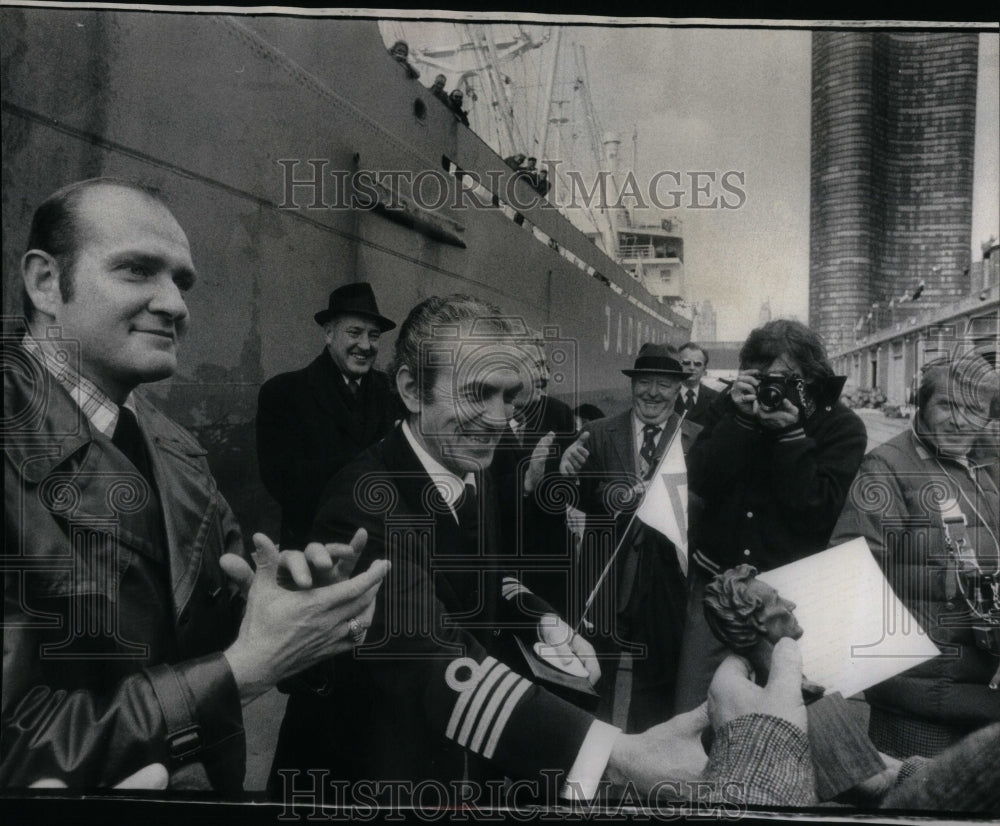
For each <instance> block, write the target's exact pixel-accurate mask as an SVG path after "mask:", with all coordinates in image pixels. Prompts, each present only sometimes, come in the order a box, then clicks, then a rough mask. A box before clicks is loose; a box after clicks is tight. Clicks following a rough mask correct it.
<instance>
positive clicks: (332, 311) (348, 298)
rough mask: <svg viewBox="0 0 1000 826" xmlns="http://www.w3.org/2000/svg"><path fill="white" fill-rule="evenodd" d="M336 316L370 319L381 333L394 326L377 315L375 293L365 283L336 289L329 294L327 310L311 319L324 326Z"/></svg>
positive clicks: (392, 322)
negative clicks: (354, 316) (356, 316)
mask: <svg viewBox="0 0 1000 826" xmlns="http://www.w3.org/2000/svg"><path fill="white" fill-rule="evenodd" d="M336 315H360V316H364V317H365V318H370V319H372V320H373V321H374V322H375V323H376V324H378V326H379V328H380V329H381V330H382V332H383V333H384V332H385V331H386V330H391V329H392V328H393V327H395V326H396V322H395V321H390V320H389V319H387V318H386V317H385V316H384V315H381V314H380V313H379V311H378V304H376V303H375V293H374V292H373V291H372V285H371V284H369V283H368V282H367V281H358V282H357V283H355V284H345V285H344V286H343V287H337V289H335V290H334V291H333V292H332V293H330V301H329V303H328V305H327V308H326V309H325V310H320V311H319V312H318V313H316V315H314V316H313V318H315V319H316V323H317V324H326V322H328V321H329V320H330V319H331V318H333V317H334V316H336Z"/></svg>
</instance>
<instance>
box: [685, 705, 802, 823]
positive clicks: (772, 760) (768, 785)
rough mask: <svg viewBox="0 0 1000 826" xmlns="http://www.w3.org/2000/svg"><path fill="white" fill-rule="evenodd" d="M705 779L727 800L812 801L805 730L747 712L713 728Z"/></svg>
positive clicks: (765, 802) (761, 802) (757, 802)
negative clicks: (714, 732)
mask: <svg viewBox="0 0 1000 826" xmlns="http://www.w3.org/2000/svg"><path fill="white" fill-rule="evenodd" d="M705 777H706V779H708V780H710V781H712V782H713V783H714V785H715V791H716V794H717V795H719V796H720V797H722V798H723V799H725V800H727V801H729V802H731V803H736V802H739V803H743V804H749V805H757V806H803V805H813V804H815V803H816V802H817V800H816V779H815V775H814V772H813V765H812V759H811V758H810V756H809V740H808V738H807V737H806V733H805V732H804V731H802V729H800V728H798V727H797V726H794V725H792V724H791V723H790V722H788V721H787V720H783V719H781V718H780V717H773V716H771V715H769V714H748V715H744V716H743V717H737V718H736V719H735V720H732V721H731V722H729V723H727V724H726V725H725V726H723V727H722V728H721V729H720V730H719V731H717V732H716V735H715V742H714V743H713V745H712V752H711V754H710V755H709V759H708V768H707V769H706V772H705Z"/></svg>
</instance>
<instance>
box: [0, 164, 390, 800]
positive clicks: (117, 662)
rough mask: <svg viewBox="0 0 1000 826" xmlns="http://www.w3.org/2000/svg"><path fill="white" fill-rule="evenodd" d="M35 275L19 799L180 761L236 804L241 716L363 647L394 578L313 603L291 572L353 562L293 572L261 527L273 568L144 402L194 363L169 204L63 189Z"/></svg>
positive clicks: (20, 475)
mask: <svg viewBox="0 0 1000 826" xmlns="http://www.w3.org/2000/svg"><path fill="white" fill-rule="evenodd" d="M22 277H23V282H24V309H25V316H26V320H27V330H26V331H21V332H20V333H19V334H18V335H16V336H13V337H11V338H8V337H7V336H5V340H4V347H3V357H4V358H3V364H4V418H3V428H2V433H3V454H4V546H3V559H2V571H3V581H4V616H3V652H4V653H3V714H2V729H0V741H2V742H0V746H2V748H0V754H2V757H0V786H2V787H24V786H29V785H34V784H38V783H40V782H41V783H42V784H45V785H66V786H69V787H73V788H99V787H107V786H111V785H114V784H116V783H118V782H120V781H121V780H122V779H123V778H125V777H127V776H129V775H131V774H133V773H134V772H136V771H137V770H139V769H142V768H143V767H147V766H150V765H152V764H161V765H163V766H164V767H165V768H166V769H167V771H168V772H169V774H170V784H171V786H172V787H175V788H208V787H211V788H214V789H216V790H217V791H221V792H236V791H238V790H239V789H240V788H241V786H242V781H243V773H244V767H245V741H244V733H243V719H242V710H241V705H242V704H245V703H247V702H249V701H250V700H251V699H253V698H254V697H256V696H258V695H259V694H261V693H262V692H264V691H266V690H267V689H268V688H270V687H271V686H273V685H274V684H275V683H276V682H277V681H278V680H279V679H283V678H285V677H288V676H291V675H293V674H295V673H297V672H298V671H300V670H302V669H304V668H307V667H309V666H310V665H312V664H313V663H315V662H317V661H318V660H319V659H321V658H323V657H328V656H331V655H333V654H337V653H340V652H342V651H345V650H347V649H349V648H351V647H352V645H353V640H352V639H351V638H356V637H357V636H358V635H357V629H358V627H359V624H367V622H368V619H367V618H368V617H369V616H370V610H369V606H370V605H371V604H372V600H373V599H374V593H375V590H377V587H378V585H379V584H380V581H381V578H382V576H384V573H385V569H384V567H380V568H378V569H377V570H375V571H374V573H373V575H371V576H368V575H364V576H362V577H358V578H356V579H355V580H351V581H350V582H334V583H332V584H329V585H326V586H325V587H317V588H313V589H310V590H308V591H307V592H302V593H296V592H295V591H293V590H292V589H290V588H283V587H281V586H280V585H279V582H278V576H277V574H278V569H279V565H282V566H284V568H285V572H286V573H289V574H294V575H293V576H292V579H293V580H294V581H295V582H299V584H304V585H311V584H313V583H312V581H311V577H310V576H309V575H306V576H305V577H303V575H302V568H303V567H304V566H305V567H306V569H308V564H307V560H308V559H309V558H310V555H312V556H314V555H315V553H316V552H318V551H322V552H323V553H324V554H328V553H330V552H331V549H326V548H322V547H321V546H316V547H313V548H312V549H311V550H310V549H307V551H306V553H305V554H303V553H302V552H286V553H285V556H284V557H283V559H282V561H281V563H279V555H278V552H277V550H276V549H275V548H274V546H273V545H272V544H271V543H270V541H269V540H268V539H267V538H266V537H263V536H260V535H258V536H257V537H255V538H254V540H255V543H256V545H257V549H258V553H257V554H256V555H255V557H256V561H257V571H256V573H255V574H254V573H252V572H251V570H250V567H249V565H248V564H247V563H246V562H245V561H244V560H243V559H242V558H241V550H242V542H241V540H240V533H239V529H238V526H237V525H236V523H235V520H234V518H233V515H232V513H231V511H230V510H229V507H228V505H227V504H226V502H225V500H224V499H223V498H222V496H221V495H220V493H219V490H218V488H217V487H216V485H215V482H214V480H213V479H212V476H211V473H210V472H209V468H208V463H207V461H206V459H205V451H204V450H203V449H202V448H201V447H200V446H199V445H198V444H197V442H196V441H195V440H194V439H193V438H192V437H191V436H190V435H189V434H188V433H187V432H186V431H184V430H183V429H182V428H181V427H179V426H178V425H176V424H175V423H174V422H172V421H171V420H170V419H168V418H167V417H166V416H164V415H163V414H162V413H160V411H158V410H157V409H156V407H155V406H154V405H153V404H151V403H150V401H149V400H148V399H147V398H145V397H144V396H143V395H142V393H141V392H140V391H137V390H136V388H137V387H138V386H139V385H140V384H143V383H145V382H150V381H156V380H159V379H162V378H166V377H168V376H170V375H171V374H172V373H173V372H174V370H175V369H176V364H177V347H178V341H179V339H180V338H181V336H182V334H183V332H184V330H185V328H186V326H187V318H188V311H187V306H186V305H185V302H184V295H183V294H184V292H185V291H186V290H187V289H189V288H190V287H191V286H192V285H193V284H194V281H195V279H196V275H195V269H194V264H193V262H192V259H191V253H190V249H189V246H188V241H187V237H186V235H185V234H184V232H183V230H182V229H181V227H180V226H179V225H178V223H177V221H176V220H175V219H174V217H173V215H172V214H171V213H170V211H169V210H168V209H167V207H166V206H165V205H164V204H163V202H162V201H160V200H159V198H158V197H156V196H155V195H153V194H152V193H150V192H147V191H146V190H144V189H141V188H139V187H136V186H134V185H132V184H129V183H126V182H123V181H115V180H111V179H94V180H89V181H81V182H78V183H76V184H71V185H70V186H68V187H65V188H63V189H61V190H59V191H58V192H56V193H55V194H53V195H52V196H50V197H49V198H48V199H47V200H46V201H45V202H44V203H43V204H42V205H41V206H40V207H39V208H38V210H37V211H36V213H35V216H34V218H33V221H32V227H31V231H30V234H29V238H28V244H27V252H26V253H25V254H24V257H23V259H22ZM362 544H363V537H359V538H358V539H357V541H356V542H355V547H354V548H350V549H348V548H341V549H340V551H337V552H343V553H346V554H348V555H351V554H355V553H356V551H357V549H358V546H360V545H362ZM337 552H334V553H337ZM328 559H329V557H328ZM227 575H228V578H227ZM229 580H232V582H230V581H229ZM300 580H301V581H302V582H300ZM244 601H245V609H244ZM359 617H360V619H357V618H359ZM352 625H353V628H352ZM345 637H348V640H347V641H345V640H344V638H345Z"/></svg>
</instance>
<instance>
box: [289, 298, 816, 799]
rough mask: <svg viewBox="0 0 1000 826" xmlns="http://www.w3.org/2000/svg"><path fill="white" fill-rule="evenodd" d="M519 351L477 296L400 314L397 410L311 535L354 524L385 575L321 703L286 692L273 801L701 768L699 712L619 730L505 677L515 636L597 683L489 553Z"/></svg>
mask: <svg viewBox="0 0 1000 826" xmlns="http://www.w3.org/2000/svg"><path fill="white" fill-rule="evenodd" d="M522 358H523V355H522V354H521V353H520V352H519V347H518V339H517V338H516V337H515V336H514V334H513V333H512V332H511V329H510V326H509V320H508V319H504V318H502V317H501V316H500V312H499V310H497V308H495V307H493V306H491V305H488V304H485V303H484V302H482V301H480V300H478V299H474V298H470V297H467V296H449V297H447V298H438V297H432V298H428V299H426V300H425V301H423V302H422V303H421V304H419V305H418V306H417V307H415V308H414V309H413V310H412V311H411V312H410V314H409V316H408V317H407V319H406V320H405V321H404V322H403V324H402V326H401V328H400V331H399V337H398V339H397V342H396V358H395V369H394V377H395V382H396V387H397V389H398V391H399V394H400V396H401V398H402V401H403V403H404V404H405V406H406V409H407V417H406V420H405V421H404V422H403V423H402V424H400V425H399V426H397V427H396V428H395V429H394V430H393V431H392V432H391V433H390V434H389V436H387V437H386V439H385V440H384V441H382V442H381V443H379V444H378V445H375V446H374V447H372V448H370V449H369V450H368V451H367V452H366V453H364V454H362V456H361V457H359V458H358V459H357V460H356V461H355V462H354V463H352V464H351V465H350V466H348V467H347V468H345V469H344V470H343V471H342V472H341V473H340V474H338V475H337V476H336V477H335V478H334V480H333V482H332V483H331V486H330V488H329V489H328V491H327V496H326V502H325V504H324V505H323V506H322V507H321V509H320V512H319V515H318V516H317V519H316V524H315V528H314V533H315V536H316V537H317V538H322V539H324V540H333V539H334V538H336V537H348V536H351V535H353V533H354V531H355V529H356V527H357V526H358V525H361V526H363V527H365V528H366V529H367V531H368V532H369V534H370V539H369V541H368V544H367V546H366V548H365V551H364V553H363V555H362V557H361V559H360V560H359V563H358V567H359V569H363V568H365V567H366V566H368V565H369V564H375V562H376V560H379V559H381V558H384V557H388V558H389V559H391V560H392V563H393V567H392V575H391V576H390V577H389V578H388V580H387V588H386V590H385V593H384V595H383V597H382V598H381V599H380V600H378V601H377V606H376V611H375V617H374V620H373V624H372V626H371V629H370V631H369V634H368V638H367V643H366V646H365V647H364V648H363V649H360V650H359V651H358V652H357V655H356V656H355V657H354V658H352V659H346V658H345V659H342V660H338V661H337V662H336V663H335V664H334V667H333V669H332V670H331V672H330V678H331V688H332V695H333V696H332V697H331V698H329V699H328V698H326V697H323V696H320V695H309V694H305V693H297V694H293V695H292V696H291V697H290V698H289V702H288V710H287V713H286V717H285V720H284V722H283V724H282V729H281V735H280V740H279V745H278V752H277V755H276V757H275V765H274V771H273V773H272V778H271V785H270V791H271V793H272V794H274V795H276V796H279V797H280V796H282V795H286V796H287V795H291V794H293V793H294V792H295V790H296V789H298V788H302V787H303V786H304V785H309V784H310V783H311V782H312V779H313V778H314V777H315V775H306V774H303V773H304V772H308V771H309V770H310V769H312V770H316V771H323V772H329V775H330V776H331V777H335V778H337V779H338V781H339V780H343V781H346V782H347V783H348V784H352V785H349V787H348V790H347V794H348V795H349V796H350V795H353V794H355V793H357V792H358V790H360V789H364V790H365V791H364V793H365V794H367V795H369V796H374V797H375V798H376V799H378V800H381V801H383V802H386V801H389V802H393V803H394V805H398V804H405V803H406V802H407V800H408V799H409V798H408V797H407V795H408V794H410V793H412V792H413V791H414V789H415V788H418V787H416V786H414V785H413V784H416V783H419V782H420V781H437V783H439V784H442V786H443V788H446V789H448V790H449V792H450V793H453V792H454V790H456V784H460V782H461V781H462V780H463V778H464V779H465V780H467V781H470V782H472V783H476V782H478V783H482V782H484V781H488V782H490V783H493V784H496V783H500V784H501V785H502V783H503V778H504V777H505V776H507V777H510V778H514V779H518V778H520V779H525V780H528V781H533V782H535V783H536V784H539V785H536V786H535V788H536V789H538V790H539V794H541V795H543V796H544V795H545V792H544V790H545V789H560V788H561V789H563V790H564V792H565V793H566V794H567V795H568V796H571V797H585V798H589V797H593V796H594V795H595V794H596V792H597V789H598V785H599V783H600V781H601V778H602V777H604V778H606V779H607V780H609V781H612V782H615V783H624V782H626V781H630V782H632V783H633V784H634V789H635V790H637V791H638V793H639V794H648V793H649V792H650V791H652V790H653V789H654V787H655V786H656V784H657V783H659V782H661V781H666V780H690V779H693V778H700V777H701V772H702V770H703V768H704V766H705V762H706V756H705V753H704V750H703V748H702V746H701V742H700V739H699V738H700V735H701V731H702V729H703V728H704V727H705V725H706V723H707V719H706V717H705V709H704V708H702V709H699V710H698V711H696V712H694V713H692V714H690V715H682V716H681V717H679V718H677V719H675V720H672V721H670V722H668V723H665V724H663V725H662V726H657V727H656V728H654V729H651V730H650V731H648V732H645V733H643V734H639V735H631V736H630V735H623V734H622V733H621V732H620V731H619V730H618V729H616V728H614V727H612V726H610V725H607V724H605V723H602V722H599V721H597V720H595V719H594V718H593V717H592V716H591V715H590V714H587V713H586V712H584V711H581V710H580V709H578V708H576V707H575V706H573V705H571V704H570V703H569V702H566V701H564V700H562V699H559V698H557V697H556V696H554V695H553V694H550V693H549V692H547V691H546V690H544V689H543V688H541V687H539V686H538V685H536V684H533V683H532V682H530V681H529V680H527V679H525V678H524V677H522V676H520V675H519V674H518V673H517V670H516V669H517V668H518V659H517V658H518V657H519V655H518V654H517V653H516V651H517V648H516V644H515V643H514V636H515V635H520V636H521V637H522V638H524V639H525V640H527V641H528V642H529V643H531V642H533V641H534V640H535V639H537V637H538V636H539V635H540V636H542V637H543V638H544V639H546V640H548V641H549V642H550V643H552V644H554V645H555V646H557V647H558V648H559V649H560V651H561V653H562V654H563V656H564V657H566V658H568V659H579V660H580V661H581V662H582V663H583V664H585V666H586V668H587V671H588V672H589V674H590V678H591V680H596V679H597V677H598V675H599V670H598V668H597V666H596V663H595V661H594V656H593V649H592V648H591V647H590V646H589V645H588V644H587V643H586V641H584V640H583V639H581V638H580V637H579V636H577V635H575V634H573V633H572V632H571V631H570V630H569V628H568V626H566V625H565V623H563V622H562V621H560V620H559V619H558V617H556V616H555V615H554V614H552V613H550V609H549V608H548V607H547V605H546V604H545V603H544V602H543V601H542V600H541V599H539V598H538V597H536V596H535V595H534V594H532V593H531V592H530V591H528V590H527V589H526V588H525V587H524V586H523V585H522V584H521V583H520V582H519V581H518V580H517V579H516V578H515V577H512V576H509V575H506V574H505V571H504V568H503V565H504V563H505V561H506V560H505V555H504V553H503V551H502V549H498V548H497V547H496V544H497V535H498V534H497V530H496V527H497V524H498V520H500V519H502V518H503V515H502V514H500V513H498V506H497V500H496V495H495V480H494V479H493V476H492V473H491V467H490V465H491V463H492V460H493V453H494V450H495V448H496V445H497V442H498V440H499V438H500V434H501V433H502V432H503V429H504V428H505V426H506V423H507V422H508V421H509V420H510V418H511V416H512V413H513V401H514V399H515V398H516V397H517V395H518V393H519V392H520V389H521V387H520V385H521V374H520V369H519V367H518V365H519V363H520V360H521V359H522ZM671 401H672V400H671ZM798 702H799V703H801V699H799V700H798ZM751 768H752V767H751ZM365 781H367V785H365V786H360V785H358V784H359V783H364V782H365ZM393 784H395V785H393ZM399 784H402V785H399ZM438 788H440V786H439V787H438ZM478 788H480V789H481V788H483V787H482V786H479V787H478ZM393 795H395V797H393ZM458 802H460V801H457V800H447V801H443V802H442V805H448V804H453V803H458ZM547 802H548V803H550V804H554V803H556V802H557V801H556V800H548V801H547Z"/></svg>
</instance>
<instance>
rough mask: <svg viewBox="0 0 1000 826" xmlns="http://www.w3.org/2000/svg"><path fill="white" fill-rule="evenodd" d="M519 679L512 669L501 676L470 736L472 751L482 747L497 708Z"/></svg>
mask: <svg viewBox="0 0 1000 826" xmlns="http://www.w3.org/2000/svg"><path fill="white" fill-rule="evenodd" d="M519 679H520V678H519V677H518V676H517V674H515V673H514V672H513V671H512V672H510V673H509V674H507V676H506V677H504V678H503V681H502V682H501V683H500V685H498V686H497V690H496V691H494V692H493V696H492V697H490V702H489V705H487V706H486V710H485V711H484V712H483V717H482V719H481V720H480V721H479V725H478V726H477V727H476V734H475V736H474V737H473V738H472V743H471V744H470V746H469V748H470V749H472V751H475V752H478V751H480V750H481V749H482V746H483V740H485V739H486V735H487V733H488V732H489V729H490V725H491V724H492V723H493V720H494V719H495V718H496V714H497V709H498V708H499V707H500V704H501V703H502V702H503V700H504V697H506V696H507V694H509V693H510V690H511V689H512V688H513V687H514V684H515V683H517V681H518V680H519Z"/></svg>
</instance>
